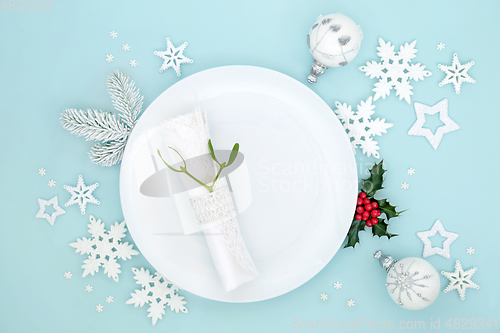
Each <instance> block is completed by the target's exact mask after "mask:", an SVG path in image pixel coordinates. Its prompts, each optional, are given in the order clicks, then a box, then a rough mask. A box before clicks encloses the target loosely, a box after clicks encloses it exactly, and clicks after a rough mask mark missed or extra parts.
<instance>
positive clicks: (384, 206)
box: [377, 199, 402, 221]
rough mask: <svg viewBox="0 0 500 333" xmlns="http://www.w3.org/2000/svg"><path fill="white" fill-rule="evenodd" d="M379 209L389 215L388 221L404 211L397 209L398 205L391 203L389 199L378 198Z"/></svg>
mask: <svg viewBox="0 0 500 333" xmlns="http://www.w3.org/2000/svg"><path fill="white" fill-rule="evenodd" d="M377 202H378V209H380V210H381V211H382V212H383V213H385V215H386V216H387V221H389V220H390V219H392V218H393V217H398V216H399V214H401V213H402V212H398V211H396V206H393V205H391V204H390V203H389V201H388V200H387V199H382V200H377Z"/></svg>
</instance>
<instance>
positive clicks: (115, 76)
mask: <svg viewBox="0 0 500 333" xmlns="http://www.w3.org/2000/svg"><path fill="white" fill-rule="evenodd" d="M108 91H109V94H110V95H111V100H112V101H113V105H114V106H115V108H116V110H118V111H120V112H121V114H120V117H122V119H123V120H124V121H125V123H126V124H127V125H128V127H130V128H131V129H132V128H133V127H134V126H135V123H136V121H137V117H138V116H139V114H140V113H141V109H142V100H143V98H144V97H143V96H141V95H140V94H139V89H137V88H136V87H135V83H134V81H132V80H130V78H129V77H128V75H126V74H124V73H122V72H120V71H115V72H114V73H111V74H110V75H109V77H108Z"/></svg>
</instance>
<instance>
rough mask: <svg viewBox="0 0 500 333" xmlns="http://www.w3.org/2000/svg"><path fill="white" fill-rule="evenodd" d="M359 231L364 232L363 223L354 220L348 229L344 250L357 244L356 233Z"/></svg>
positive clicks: (357, 237)
mask: <svg viewBox="0 0 500 333" xmlns="http://www.w3.org/2000/svg"><path fill="white" fill-rule="evenodd" d="M361 230H363V231H364V230H365V222H364V221H358V220H354V221H353V222H352V224H351V227H350V228H349V233H348V234H347V244H346V245H345V246H344V249H345V248H347V247H352V248H354V247H355V246H356V243H359V236H358V232H360V231H361Z"/></svg>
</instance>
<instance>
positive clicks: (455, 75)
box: [438, 53, 476, 94]
mask: <svg viewBox="0 0 500 333" xmlns="http://www.w3.org/2000/svg"><path fill="white" fill-rule="evenodd" d="M472 65H474V61H470V62H468V63H466V64H464V65H462V64H461V63H460V61H459V60H458V54H456V53H455V54H454V55H453V62H452V64H451V66H445V65H441V64H440V65H438V67H439V69H440V70H442V71H443V72H445V73H446V77H445V78H444V79H443V81H441V82H440V83H439V86H440V87H442V86H444V85H445V84H448V83H453V85H454V86H455V91H456V93H457V94H460V88H461V87H462V82H468V83H476V80H474V79H473V78H471V77H470V76H469V74H468V73H467V72H468V70H469V69H470V68H471V67H472Z"/></svg>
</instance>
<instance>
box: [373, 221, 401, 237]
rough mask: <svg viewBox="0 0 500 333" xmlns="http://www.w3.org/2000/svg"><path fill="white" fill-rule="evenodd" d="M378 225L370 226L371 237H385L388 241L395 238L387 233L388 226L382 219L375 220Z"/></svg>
mask: <svg viewBox="0 0 500 333" xmlns="http://www.w3.org/2000/svg"><path fill="white" fill-rule="evenodd" d="M377 220H378V223H377V224H375V225H374V226H372V234H373V236H379V237H382V236H386V237H387V238H388V239H391V237H394V236H397V234H391V233H389V232H387V227H388V226H389V225H388V224H387V223H385V222H384V219H380V218H379V219H377Z"/></svg>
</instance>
